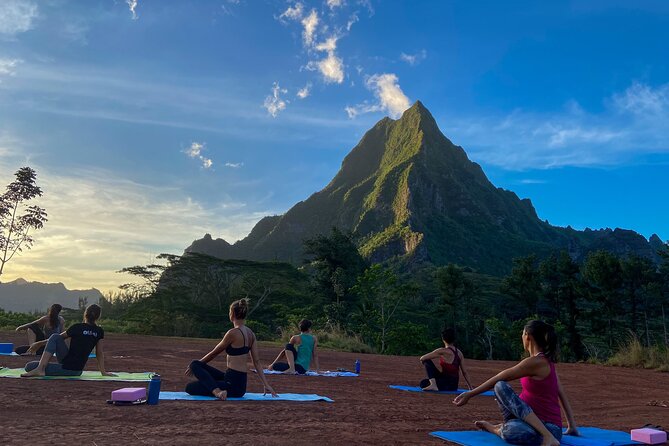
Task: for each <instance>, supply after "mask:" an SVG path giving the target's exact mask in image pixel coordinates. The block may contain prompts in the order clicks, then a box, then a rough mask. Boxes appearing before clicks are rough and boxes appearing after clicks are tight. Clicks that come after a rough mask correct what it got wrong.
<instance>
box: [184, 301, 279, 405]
mask: <svg viewBox="0 0 669 446" xmlns="http://www.w3.org/2000/svg"><path fill="white" fill-rule="evenodd" d="M248 310H249V306H248V302H247V300H246V299H241V300H237V301H235V302H233V303H232V305H230V315H229V317H230V322H232V325H233V326H234V327H233V328H231V329H230V330H228V332H227V333H225V336H223V339H222V340H221V342H219V343H218V345H217V346H216V347H214V349H213V350H212V351H210V352H209V353H207V354H206V355H204V356H203V357H202V359H200V360H199V361H193V362H191V363H190V365H189V366H188V368H186V372H185V374H186V376H195V378H197V381H193V382H190V383H188V385H186V392H187V393H188V394H190V395H202V396H211V395H213V396H215V397H216V398H218V399H221V400H225V399H226V398H227V397H231V398H240V397H242V396H244V394H245V393H246V382H247V379H246V378H247V373H248V365H247V361H246V359H247V357H248V354H249V353H251V360H252V361H253V366H254V367H255V368H256V370H262V366H261V364H260V359H258V345H257V342H256V336H255V334H254V333H253V331H251V329H250V328H248V327H247V326H246V325H245V324H244V322H245V320H246V315H247V314H248ZM223 352H225V353H227V356H228V357H227V364H228V368H227V370H226V371H225V372H223V371H221V370H218V369H216V368H214V367H212V366H210V365H209V364H208V363H209V362H210V361H211V360H213V359H214V358H216V357H217V356H218V355H219V354H221V353H223ZM258 376H259V377H260V380H261V381H262V384H263V388H264V392H265V393H267V392H269V393H271V394H272V396H277V394H276V392H275V391H274V389H273V388H272V386H270V385H269V383H268V382H267V379H266V378H265V375H264V374H262V373H260V374H258Z"/></svg>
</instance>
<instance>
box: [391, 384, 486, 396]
mask: <svg viewBox="0 0 669 446" xmlns="http://www.w3.org/2000/svg"><path fill="white" fill-rule="evenodd" d="M388 387H390V388H391V389H395V390H406V391H407V392H418V393H439V394H445V395H460V394H461V393H465V392H467V390H466V389H458V390H443V391H439V392H436V391H434V390H428V391H425V390H423V389H421V388H420V387H418V386H388ZM481 395H483V396H495V392H493V391H491V390H488V391H487V392H483V393H482V394H481Z"/></svg>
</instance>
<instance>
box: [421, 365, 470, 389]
mask: <svg viewBox="0 0 669 446" xmlns="http://www.w3.org/2000/svg"><path fill="white" fill-rule="evenodd" d="M423 365H424V366H425V371H426V372H427V377H428V378H430V379H432V378H434V380H435V381H436V382H437V388H438V389H439V390H457V389H458V381H459V379H460V372H459V371H458V374H457V375H449V374H446V373H444V372H442V371H441V370H439V369H438V368H437V366H435V365H434V362H432V360H431V359H428V360H427V361H423ZM430 379H424V380H422V381H421V382H420V386H421V387H427V386H429V385H430Z"/></svg>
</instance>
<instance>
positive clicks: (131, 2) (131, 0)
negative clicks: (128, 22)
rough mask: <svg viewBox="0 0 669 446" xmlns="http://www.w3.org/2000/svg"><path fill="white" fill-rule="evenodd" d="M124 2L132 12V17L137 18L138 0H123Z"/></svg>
mask: <svg viewBox="0 0 669 446" xmlns="http://www.w3.org/2000/svg"><path fill="white" fill-rule="evenodd" d="M125 2H126V3H127V4H128V8H129V9H130V12H131V13H132V19H133V20H137V19H138V18H139V16H138V15H137V6H138V3H139V2H138V0H125Z"/></svg>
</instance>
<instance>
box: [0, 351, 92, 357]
mask: <svg viewBox="0 0 669 446" xmlns="http://www.w3.org/2000/svg"><path fill="white" fill-rule="evenodd" d="M0 355H2V356H21V355H19V354H18V353H16V352H11V353H0ZM33 356H34V357H35V358H39V357H40V356H42V355H26V356H25V357H26V358H30V357H33ZM54 356H55V355H54ZM88 357H89V358H95V353H91V354H90V355H88Z"/></svg>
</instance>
